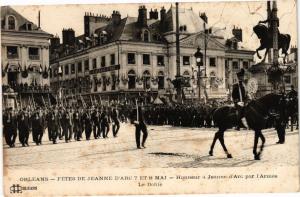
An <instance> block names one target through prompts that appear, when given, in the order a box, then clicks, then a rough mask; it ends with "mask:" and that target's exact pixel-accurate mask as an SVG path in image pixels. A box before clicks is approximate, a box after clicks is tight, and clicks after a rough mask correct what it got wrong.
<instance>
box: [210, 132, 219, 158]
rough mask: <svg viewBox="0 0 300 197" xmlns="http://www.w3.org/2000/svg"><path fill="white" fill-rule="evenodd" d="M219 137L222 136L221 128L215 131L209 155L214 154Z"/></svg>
mask: <svg viewBox="0 0 300 197" xmlns="http://www.w3.org/2000/svg"><path fill="white" fill-rule="evenodd" d="M219 138H220V129H219V130H218V131H217V132H216V133H215V137H214V139H213V142H212V144H211V146H210V150H209V155H210V156H213V151H214V147H215V144H216V141H217V139H219Z"/></svg>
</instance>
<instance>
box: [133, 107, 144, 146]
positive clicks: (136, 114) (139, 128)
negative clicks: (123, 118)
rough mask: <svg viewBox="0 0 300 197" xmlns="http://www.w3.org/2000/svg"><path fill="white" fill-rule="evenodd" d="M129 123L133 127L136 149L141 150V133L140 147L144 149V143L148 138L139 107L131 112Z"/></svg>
mask: <svg viewBox="0 0 300 197" xmlns="http://www.w3.org/2000/svg"><path fill="white" fill-rule="evenodd" d="M131 122H132V123H133V124H134V125H135V141H136V147H137V148H138V149H141V144H140V140H141V132H143V139H142V147H143V148H146V146H145V143H146V140H147V137H148V131H147V126H146V124H145V120H144V114H143V110H142V108H141V106H139V107H138V109H135V110H133V112H132V114H131Z"/></svg>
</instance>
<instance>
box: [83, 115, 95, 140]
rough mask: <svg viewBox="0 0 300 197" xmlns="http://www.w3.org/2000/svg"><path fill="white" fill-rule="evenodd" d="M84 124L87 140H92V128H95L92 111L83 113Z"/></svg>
mask: <svg viewBox="0 0 300 197" xmlns="http://www.w3.org/2000/svg"><path fill="white" fill-rule="evenodd" d="M83 124H84V130H85V137H86V140H90V137H91V133H92V129H93V121H92V115H91V112H90V111H88V110H87V111H86V112H85V113H84V114H83Z"/></svg>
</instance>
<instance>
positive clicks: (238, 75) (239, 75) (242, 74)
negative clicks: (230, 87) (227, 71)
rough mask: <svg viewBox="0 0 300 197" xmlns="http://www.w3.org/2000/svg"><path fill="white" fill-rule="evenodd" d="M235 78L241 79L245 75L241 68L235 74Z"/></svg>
mask: <svg viewBox="0 0 300 197" xmlns="http://www.w3.org/2000/svg"><path fill="white" fill-rule="evenodd" d="M236 75H237V77H243V76H244V75H245V70H244V69H243V68H242V69H241V70H240V71H239V72H237V73H236Z"/></svg>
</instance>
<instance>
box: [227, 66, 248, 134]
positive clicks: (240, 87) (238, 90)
mask: <svg viewBox="0 0 300 197" xmlns="http://www.w3.org/2000/svg"><path fill="white" fill-rule="evenodd" d="M236 75H237V78H238V83H235V84H233V87H232V95H231V96H232V99H233V103H234V106H235V108H236V113H237V124H238V126H237V130H239V129H240V125H241V123H242V122H241V119H242V116H243V107H244V105H245V101H246V100H247V95H246V88H245V85H244V75H245V70H244V69H241V70H240V72H238V73H237V74H236Z"/></svg>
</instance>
